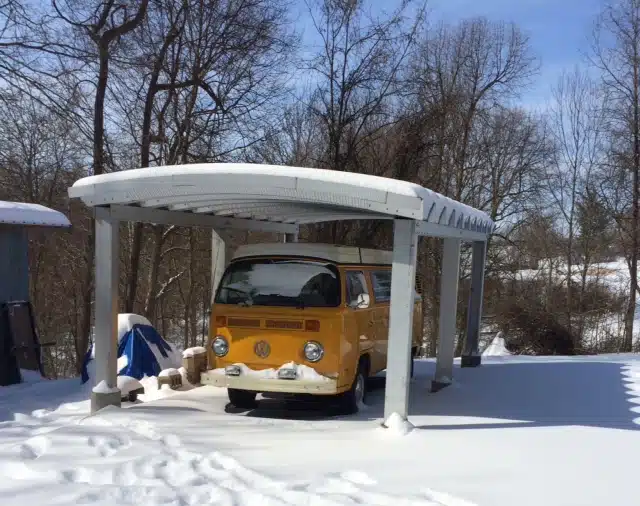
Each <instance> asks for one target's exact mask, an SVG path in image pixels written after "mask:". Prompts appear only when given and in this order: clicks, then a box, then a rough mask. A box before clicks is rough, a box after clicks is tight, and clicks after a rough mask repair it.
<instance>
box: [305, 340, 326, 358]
mask: <svg viewBox="0 0 640 506" xmlns="http://www.w3.org/2000/svg"><path fill="white" fill-rule="evenodd" d="M323 355H324V348H323V347H322V345H321V344H320V343H319V342H317V341H309V342H307V343H306V344H305V345H304V357H305V358H306V359H307V360H308V361H309V362H317V361H318V360H320V359H321V358H322V357H323Z"/></svg>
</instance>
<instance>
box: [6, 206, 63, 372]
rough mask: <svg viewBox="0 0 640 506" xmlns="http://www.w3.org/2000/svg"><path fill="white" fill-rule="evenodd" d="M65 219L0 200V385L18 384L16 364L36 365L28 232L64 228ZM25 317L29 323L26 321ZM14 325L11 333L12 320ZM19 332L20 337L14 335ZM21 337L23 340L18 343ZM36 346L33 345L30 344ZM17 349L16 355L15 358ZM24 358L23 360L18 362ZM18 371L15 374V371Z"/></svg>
mask: <svg viewBox="0 0 640 506" xmlns="http://www.w3.org/2000/svg"><path fill="white" fill-rule="evenodd" d="M70 226H71V223H69V220H68V219H67V217H66V216H65V215H64V214H62V213H60V212H58V211H55V210H53V209H49V208H48V207H44V206H41V205H39V204H28V203H23V202H6V201H0V363H1V364H0V369H2V370H1V371H0V376H1V378H0V384H12V383H17V382H19V381H20V374H19V370H18V365H24V364H18V362H23V361H24V360H27V359H28V360H27V361H28V362H29V363H31V366H32V367H33V364H35V362H36V361H37V362H39V359H38V360H36V359H35V358H34V357H33V356H31V355H32V354H31V353H29V352H28V351H24V350H22V352H20V349H21V348H25V346H26V345H27V344H28V346H29V347H31V346H32V345H31V342H32V341H33V339H31V337H32V336H31V330H32V329H31V330H30V329H29V326H30V325H32V324H31V323H30V320H31V306H30V304H29V259H28V246H29V239H28V231H29V230H30V229H34V228H43V227H45V228H67V227H70ZM27 318H28V319H29V320H27ZM12 319H15V321H14V323H13V327H14V328H13V330H12V329H11V327H12V322H11V320H12ZM16 333H19V334H20V335H17V334H16ZM21 336H22V337H23V338H24V339H25V340H26V342H25V343H22V344H23V345H21V343H20V342H15V341H16V340H18V341H21ZM33 346H35V344H33ZM16 349H17V350H18V355H19V356H16V353H17V352H16ZM19 358H20V359H23V360H19ZM16 371H18V372H16Z"/></svg>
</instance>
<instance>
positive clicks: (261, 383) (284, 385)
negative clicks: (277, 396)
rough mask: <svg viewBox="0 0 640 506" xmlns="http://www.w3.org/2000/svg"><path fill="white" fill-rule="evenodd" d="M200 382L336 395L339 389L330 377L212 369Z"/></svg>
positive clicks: (249, 388)
mask: <svg viewBox="0 0 640 506" xmlns="http://www.w3.org/2000/svg"><path fill="white" fill-rule="evenodd" d="M200 383H201V384H202V385H211V386H214V387H222V388H237V389H238V390H252V391H254V392H277V393H290V394H316V395H334V394H336V393H337V391H338V382H337V381H336V380H334V379H329V378H327V379H326V380H324V381H313V380H304V379H272V378H260V377H256V376H251V375H239V376H228V375H226V374H225V373H224V372H219V371H212V370H210V371H205V372H203V373H202V374H201V376H200Z"/></svg>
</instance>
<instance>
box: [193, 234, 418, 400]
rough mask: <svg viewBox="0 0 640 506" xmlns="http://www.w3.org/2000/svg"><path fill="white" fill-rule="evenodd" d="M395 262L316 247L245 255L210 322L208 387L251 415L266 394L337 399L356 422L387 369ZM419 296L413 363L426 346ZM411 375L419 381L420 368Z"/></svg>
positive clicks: (226, 279)
mask: <svg viewBox="0 0 640 506" xmlns="http://www.w3.org/2000/svg"><path fill="white" fill-rule="evenodd" d="M390 298H391V252H389V251H382V250H372V249H364V248H354V247H345V246H335V245H328V244H312V243H276V244H254V245H247V246H242V247H240V248H239V249H238V250H237V251H236V254H235V255H234V257H233V259H232V261H231V263H230V264H229V266H228V267H227V269H226V270H225V272H224V274H223V276H222V279H221V282H220V285H219V287H218V289H217V292H216V295H215V299H214V303H213V308H212V312H211V321H210V326H209V328H210V333H209V342H208V346H207V353H208V357H207V362H208V364H209V370H208V371H206V372H204V373H202V376H201V382H202V383H203V384H205V385H215V386H219V387H226V388H227V389H228V393H229V401H230V402H231V404H233V405H235V406H236V407H238V408H246V409H249V408H252V407H255V405H256V395H257V394H258V393H262V392H281V393H290V394H315V395H325V396H326V395H332V396H336V397H337V398H338V399H339V401H340V403H341V404H342V407H343V409H344V410H346V411H348V412H356V411H357V410H358V406H359V404H360V403H361V402H364V401H365V397H366V379H367V378H368V377H369V376H372V375H375V374H377V373H379V372H380V371H382V370H384V369H385V368H386V362H387V340H388V332H389V302H390ZM419 299H420V297H419V295H418V293H417V292H416V293H415V302H414V304H415V310H414V318H413V347H412V359H413V357H414V356H415V353H416V352H417V349H418V347H419V346H420V341H421V338H422V330H421V327H422V306H421V304H420V300H419ZM411 373H412V375H413V360H412V367H411Z"/></svg>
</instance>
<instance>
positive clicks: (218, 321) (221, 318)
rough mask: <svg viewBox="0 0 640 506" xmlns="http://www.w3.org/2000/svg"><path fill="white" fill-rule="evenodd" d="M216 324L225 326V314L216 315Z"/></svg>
mask: <svg viewBox="0 0 640 506" xmlns="http://www.w3.org/2000/svg"><path fill="white" fill-rule="evenodd" d="M216 325H217V326H218V327H226V326H227V317H226V316H216Z"/></svg>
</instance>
